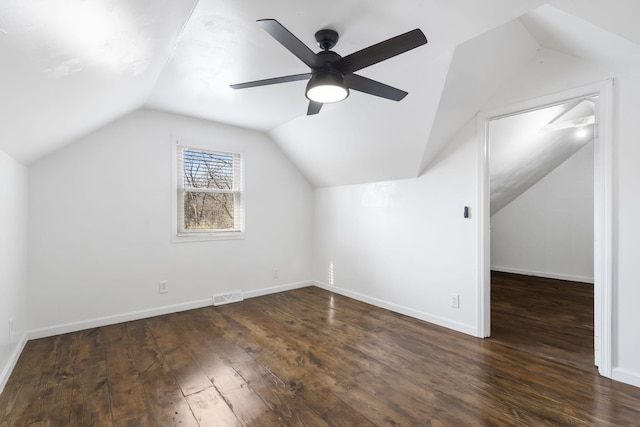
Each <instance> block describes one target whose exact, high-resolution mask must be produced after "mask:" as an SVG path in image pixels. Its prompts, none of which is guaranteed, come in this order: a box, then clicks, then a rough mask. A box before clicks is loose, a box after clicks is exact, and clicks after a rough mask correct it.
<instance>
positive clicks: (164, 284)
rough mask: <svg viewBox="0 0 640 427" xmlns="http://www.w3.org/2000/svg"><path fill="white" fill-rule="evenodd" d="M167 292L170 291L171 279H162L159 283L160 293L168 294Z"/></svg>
mask: <svg viewBox="0 0 640 427" xmlns="http://www.w3.org/2000/svg"><path fill="white" fill-rule="evenodd" d="M167 292H169V281H168V280H161V281H160V283H158V293H160V294H166V293H167Z"/></svg>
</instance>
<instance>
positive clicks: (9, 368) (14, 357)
mask: <svg viewBox="0 0 640 427" xmlns="http://www.w3.org/2000/svg"><path fill="white" fill-rule="evenodd" d="M27 341H28V335H27V333H26V332H25V333H23V334H22V336H21V337H20V341H18V343H17V345H16V346H15V347H14V348H13V351H12V352H11V355H10V356H9V360H8V361H7V363H6V365H5V366H4V368H3V369H2V373H0V393H2V391H3V390H4V386H6V385H7V381H9V377H10V376H11V372H13V368H15V367H16V363H18V359H19V358H20V355H21V354H22V350H24V347H25V346H26V345H27Z"/></svg>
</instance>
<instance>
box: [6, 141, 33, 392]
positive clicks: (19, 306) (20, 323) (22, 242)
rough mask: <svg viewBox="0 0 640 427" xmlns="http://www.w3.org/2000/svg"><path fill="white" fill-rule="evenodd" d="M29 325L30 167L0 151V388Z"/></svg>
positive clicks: (21, 345) (8, 373)
mask: <svg viewBox="0 0 640 427" xmlns="http://www.w3.org/2000/svg"><path fill="white" fill-rule="evenodd" d="M12 318H13V333H11V332H10V328H9V319H12ZM26 328H27V168H25V167H24V166H22V165H21V164H20V163H18V162H16V161H15V160H14V159H13V158H11V157H10V156H8V155H7V154H5V153H4V152H3V151H0V392H1V391H2V389H3V388H4V385H5V383H6V381H7V380H8V378H9V375H10V373H11V370H12V369H13V366H14V364H15V362H16V361H17V358H18V355H19V354H20V351H21V350H22V348H23V346H24V344H25V341H26V335H25V331H26Z"/></svg>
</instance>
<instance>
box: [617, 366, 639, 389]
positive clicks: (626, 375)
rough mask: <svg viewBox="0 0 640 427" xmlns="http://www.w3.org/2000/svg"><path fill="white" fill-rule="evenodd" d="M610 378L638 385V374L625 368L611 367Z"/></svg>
mask: <svg viewBox="0 0 640 427" xmlns="http://www.w3.org/2000/svg"><path fill="white" fill-rule="evenodd" d="M611 378H612V379H614V380H616V381H620V382H623V383H626V384H629V385H632V386H635V387H640V374H639V373H637V372H632V371H629V370H627V369H622V368H613V370H612V371H611Z"/></svg>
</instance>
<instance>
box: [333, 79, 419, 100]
mask: <svg viewBox="0 0 640 427" xmlns="http://www.w3.org/2000/svg"><path fill="white" fill-rule="evenodd" d="M344 79H345V81H346V82H347V85H348V86H349V89H353V90H357V91H359V92H364V93H368V94H369V95H374V96H379V97H381V98H387V99H391V100H393V101H400V100H402V99H403V98H404V97H405V96H407V94H408V93H407V92H405V91H403V90H400V89H396V88H395V87H393V86H389V85H386V84H384V83H380V82H378V81H375V80H371V79H368V78H366V77H362V76H359V75H357V74H347V75H346V76H344Z"/></svg>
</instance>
